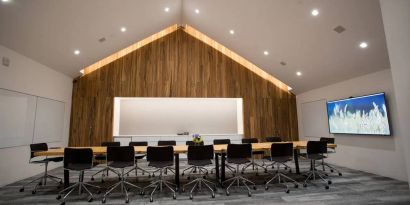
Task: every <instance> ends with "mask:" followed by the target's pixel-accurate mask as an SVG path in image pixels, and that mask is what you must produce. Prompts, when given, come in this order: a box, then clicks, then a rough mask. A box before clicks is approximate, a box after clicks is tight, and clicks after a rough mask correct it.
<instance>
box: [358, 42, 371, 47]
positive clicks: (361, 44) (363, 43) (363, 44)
mask: <svg viewBox="0 0 410 205" xmlns="http://www.w3.org/2000/svg"><path fill="white" fill-rule="evenodd" d="M359 46H360V48H367V46H369V45H368V44H367V43H366V42H361V43H360V44H359Z"/></svg>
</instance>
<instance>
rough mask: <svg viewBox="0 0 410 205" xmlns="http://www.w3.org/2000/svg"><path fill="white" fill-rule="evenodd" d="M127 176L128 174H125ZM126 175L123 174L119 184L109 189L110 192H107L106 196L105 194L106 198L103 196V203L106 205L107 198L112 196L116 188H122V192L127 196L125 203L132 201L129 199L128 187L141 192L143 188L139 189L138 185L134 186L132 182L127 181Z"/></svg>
mask: <svg viewBox="0 0 410 205" xmlns="http://www.w3.org/2000/svg"><path fill="white" fill-rule="evenodd" d="M122 172H123V171H122ZM125 175H126V174H125ZM125 175H124V174H121V180H120V181H119V182H117V183H115V184H113V185H111V186H110V187H108V191H107V192H105V194H104V196H103V199H102V203H105V202H106V201H107V196H108V195H110V194H111V192H112V191H113V190H114V189H115V188H117V187H118V186H120V187H121V192H122V193H123V194H125V203H128V202H130V199H129V197H128V191H129V188H128V187H127V186H126V185H128V186H130V187H133V188H137V189H139V190H141V187H139V186H137V185H134V184H131V183H130V182H128V181H126V178H125Z"/></svg>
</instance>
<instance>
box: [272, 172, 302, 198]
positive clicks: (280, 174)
mask: <svg viewBox="0 0 410 205" xmlns="http://www.w3.org/2000/svg"><path fill="white" fill-rule="evenodd" d="M281 177H282V178H284V179H287V180H288V181H290V182H292V183H293V184H294V187H295V188H299V183H298V182H297V181H295V180H294V179H292V178H290V177H288V176H286V175H284V174H282V173H280V172H277V173H276V174H275V175H274V176H273V177H272V178H271V179H269V180H268V181H266V182H265V190H268V189H269V184H270V183H271V182H273V181H274V180H275V179H276V178H277V179H278V184H280V185H283V186H285V187H286V191H285V192H286V193H287V194H289V192H290V190H289V186H288V185H286V184H284V183H282V182H286V181H285V180H284V179H281Z"/></svg>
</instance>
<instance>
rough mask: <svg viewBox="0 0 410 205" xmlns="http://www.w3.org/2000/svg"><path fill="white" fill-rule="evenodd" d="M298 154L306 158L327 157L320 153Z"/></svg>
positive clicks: (318, 158)
mask: <svg viewBox="0 0 410 205" xmlns="http://www.w3.org/2000/svg"><path fill="white" fill-rule="evenodd" d="M299 156H302V157H304V158H306V159H313V160H320V159H326V158H327V157H326V156H324V155H321V154H310V155H307V154H306V153H302V154H299Z"/></svg>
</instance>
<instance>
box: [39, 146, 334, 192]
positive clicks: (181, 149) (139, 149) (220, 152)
mask: <svg viewBox="0 0 410 205" xmlns="http://www.w3.org/2000/svg"><path fill="white" fill-rule="evenodd" d="M274 143H286V142H274ZM292 143H293V154H294V162H295V169H296V173H297V174H300V170H299V151H300V150H303V149H306V147H307V141H293V142H292ZM271 145H272V142H261V143H252V151H269V150H270V148H271ZM327 146H328V148H333V149H335V148H336V147H337V145H336V144H328V145H327ZM173 147H174V162H175V184H176V185H177V186H178V187H179V186H180V180H179V154H185V153H187V152H188V146H187V145H176V146H173ZM227 147H228V145H226V144H223V145H214V153H215V161H214V162H215V170H216V173H215V176H216V179H217V180H218V182H220V183H221V182H223V181H225V160H226V151H227ZM78 148H91V149H92V150H93V153H94V155H100V154H106V153H107V148H106V147H100V146H96V147H78ZM134 149H135V153H136V154H145V153H146V152H147V147H146V146H135V147H134ZM34 156H64V148H55V149H49V150H48V151H41V152H35V153H34ZM219 158H221V164H220V165H219ZM219 166H220V167H221V169H220V170H221V171H219ZM69 179H70V172H69V171H68V170H64V186H65V187H68V186H69V184H70V181H69Z"/></svg>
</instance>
